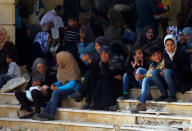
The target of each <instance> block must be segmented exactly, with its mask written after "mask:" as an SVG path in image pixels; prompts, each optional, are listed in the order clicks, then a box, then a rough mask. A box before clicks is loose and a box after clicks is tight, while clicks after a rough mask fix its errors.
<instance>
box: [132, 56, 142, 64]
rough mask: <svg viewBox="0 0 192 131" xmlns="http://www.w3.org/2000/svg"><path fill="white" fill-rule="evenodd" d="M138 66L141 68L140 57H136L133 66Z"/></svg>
mask: <svg viewBox="0 0 192 131" xmlns="http://www.w3.org/2000/svg"><path fill="white" fill-rule="evenodd" d="M136 65H138V66H140V60H139V57H138V56H134V65H133V66H134V67H135V66H136Z"/></svg>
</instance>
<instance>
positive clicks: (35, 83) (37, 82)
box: [32, 81, 41, 86]
mask: <svg viewBox="0 0 192 131" xmlns="http://www.w3.org/2000/svg"><path fill="white" fill-rule="evenodd" d="M40 84H41V81H34V82H33V84H32V86H39V85H40Z"/></svg>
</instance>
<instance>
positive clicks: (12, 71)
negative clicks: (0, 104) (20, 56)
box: [0, 54, 21, 89]
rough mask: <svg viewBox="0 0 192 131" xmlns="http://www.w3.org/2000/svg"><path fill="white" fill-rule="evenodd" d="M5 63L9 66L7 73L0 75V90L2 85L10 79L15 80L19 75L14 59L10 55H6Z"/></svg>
mask: <svg viewBox="0 0 192 131" xmlns="http://www.w3.org/2000/svg"><path fill="white" fill-rule="evenodd" d="M6 61H7V63H8V64H9V68H8V72H7V73H6V74H2V75H0V89H1V88H2V87H3V85H4V84H5V83H6V82H7V81H9V80H10V79H14V78H17V77H19V76H20V75H21V71H20V69H19V66H18V65H17V64H16V62H15V61H16V58H15V56H13V55H12V54H8V55H7V60H6Z"/></svg>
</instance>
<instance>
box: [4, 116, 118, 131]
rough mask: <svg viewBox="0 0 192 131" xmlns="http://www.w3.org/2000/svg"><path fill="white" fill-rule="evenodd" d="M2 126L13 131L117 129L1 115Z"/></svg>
mask: <svg viewBox="0 0 192 131" xmlns="http://www.w3.org/2000/svg"><path fill="white" fill-rule="evenodd" d="M0 127H1V129H4V130H9V131H10V130H11V131H115V130H114V128H113V126H112V125H105V124H97V123H81V122H78V123H77V122H76V123H74V122H67V121H59V120H58V121H36V120H30V119H26V120H21V119H18V118H14V119H13V118H6V117H0Z"/></svg>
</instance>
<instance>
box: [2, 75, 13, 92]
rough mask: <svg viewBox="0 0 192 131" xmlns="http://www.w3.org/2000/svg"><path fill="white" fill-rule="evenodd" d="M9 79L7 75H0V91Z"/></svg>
mask: <svg viewBox="0 0 192 131" xmlns="http://www.w3.org/2000/svg"><path fill="white" fill-rule="evenodd" d="M10 79H11V77H10V76H8V75H0V89H1V88H2V87H3V85H4V84H6V83H7V81H9V80H10Z"/></svg>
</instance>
